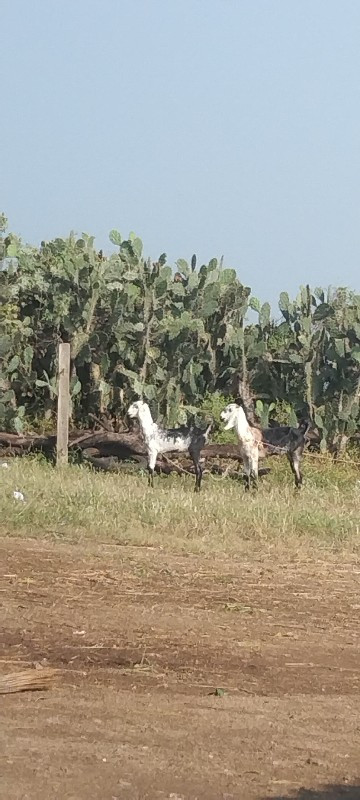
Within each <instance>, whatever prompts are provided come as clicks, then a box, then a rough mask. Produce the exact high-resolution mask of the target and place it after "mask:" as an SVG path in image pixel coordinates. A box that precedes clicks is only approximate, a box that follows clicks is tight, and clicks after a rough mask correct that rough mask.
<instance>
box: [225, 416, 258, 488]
mask: <svg viewBox="0 0 360 800" xmlns="http://www.w3.org/2000/svg"><path fill="white" fill-rule="evenodd" d="M220 419H221V420H222V421H223V422H225V423H226V424H225V427H224V430H225V431H229V430H231V428H234V430H235V433H236V435H237V437H238V440H239V446H240V447H239V449H240V455H241V458H242V460H243V464H244V469H245V474H246V484H245V488H246V489H247V490H249V489H250V484H251V480H252V481H253V485H254V487H255V488H257V479H258V473H259V448H260V444H261V433H260V431H258V429H257V428H252V427H251V426H250V425H249V423H248V421H247V419H246V415H245V411H244V409H243V408H242V406H238V405H237V404H236V403H230V404H229V405H228V406H226V408H224V411H222V412H221V414H220Z"/></svg>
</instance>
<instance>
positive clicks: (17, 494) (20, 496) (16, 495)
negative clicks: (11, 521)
mask: <svg viewBox="0 0 360 800" xmlns="http://www.w3.org/2000/svg"><path fill="white" fill-rule="evenodd" d="M13 498H14V499H15V500H25V497H24V495H23V493H22V492H18V491H17V490H16V491H15V492H13Z"/></svg>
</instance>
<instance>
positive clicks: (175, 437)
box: [127, 400, 212, 492]
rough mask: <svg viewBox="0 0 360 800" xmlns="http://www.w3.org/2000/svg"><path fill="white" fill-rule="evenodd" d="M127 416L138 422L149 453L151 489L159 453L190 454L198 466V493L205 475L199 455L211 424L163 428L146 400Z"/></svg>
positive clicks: (137, 402) (133, 408)
mask: <svg viewBox="0 0 360 800" xmlns="http://www.w3.org/2000/svg"><path fill="white" fill-rule="evenodd" d="M127 413H128V416H129V417H130V418H131V419H138V420H139V424H140V429H141V433H142V436H143V438H144V440H145V447H146V452H147V461H148V465H147V468H148V472H149V486H151V487H153V486H154V470H155V464H156V459H157V456H158V454H159V453H168V452H171V451H177V452H178V453H184V452H186V451H188V452H189V455H190V456H191V458H192V461H193V464H194V467H195V476H196V477H195V492H199V491H200V489H201V480H202V474H203V469H202V466H201V463H200V453H201V450H202V449H203V447H204V446H205V445H206V444H207V442H208V436H209V433H210V429H211V426H212V424H211V423H210V425H208V426H207V428H206V429H205V430H201V429H200V428H196V427H195V426H191V427H187V426H186V425H182V426H181V427H179V428H161V427H160V425H157V423H156V422H154V420H153V418H152V416H151V411H150V408H149V406H148V404H147V403H144V401H143V400H137V401H136V402H135V403H132V404H131V406H130V407H129V408H128V411H127Z"/></svg>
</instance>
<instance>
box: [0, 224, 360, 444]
mask: <svg viewBox="0 0 360 800" xmlns="http://www.w3.org/2000/svg"><path fill="white" fill-rule="evenodd" d="M6 228H7V221H6V218H5V216H4V215H0V263H1V265H2V267H1V270H0V428H3V429H4V428H7V429H10V430H11V429H12V430H16V431H18V432H21V431H22V429H23V426H24V424H26V425H27V424H28V420H29V419H35V418H36V419H39V418H40V417H41V418H43V419H45V420H46V421H47V423H48V422H49V421H51V418H52V415H53V414H54V411H55V406H56V391H57V388H56V378H55V376H56V366H57V364H56V359H57V347H58V343H59V342H60V341H63V342H70V344H71V360H72V361H71V396H72V413H73V421H74V423H76V424H78V425H82V424H87V423H88V422H89V419H90V417H89V415H91V414H95V415H96V416H99V415H101V414H107V415H116V416H118V415H119V414H120V415H121V414H122V413H123V412H124V409H125V407H126V406H127V404H128V402H129V401H130V400H131V399H132V398H134V397H135V396H143V397H145V398H146V399H147V400H148V402H149V403H150V405H151V408H152V411H153V413H154V414H155V415H156V416H158V417H160V418H163V419H165V420H166V421H167V422H168V423H169V424H173V425H175V424H178V423H181V422H184V421H185V420H186V419H187V418H188V417H189V415H195V416H196V415H197V414H199V415H200V416H202V417H205V416H207V415H208V416H210V417H214V419H215V420H217V421H219V413H220V411H221V408H222V407H223V405H224V404H225V403H226V402H227V401H228V399H229V396H230V397H231V395H232V392H233V387H234V382H235V379H236V376H237V375H240V376H241V380H242V381H243V385H246V386H248V388H249V390H250V391H251V393H252V395H253V396H254V397H255V398H257V406H256V409H257V413H258V416H259V418H260V420H261V422H262V424H263V425H267V424H269V421H270V419H271V418H275V419H277V420H278V421H279V422H284V423H290V424H295V422H296V414H297V415H300V414H301V415H302V414H304V413H306V414H307V415H309V416H310V417H311V418H312V420H313V422H314V423H315V424H316V425H317V427H318V429H319V431H320V434H321V438H322V445H321V446H322V449H328V448H330V449H339V448H340V447H343V446H344V443H346V441H347V439H348V438H349V437H350V436H352V435H353V434H354V432H355V431H356V430H358V428H359V399H360V397H359V396H360V367H359V364H360V296H359V295H356V294H354V293H351V292H349V291H348V290H346V289H344V288H339V289H336V290H329V291H328V292H324V291H323V290H322V289H319V288H315V289H314V290H311V289H310V287H309V286H305V287H301V288H300V290H299V293H298V295H297V297H296V298H295V299H294V300H291V299H290V298H289V296H288V294H287V293H286V292H282V293H281V295H280V301H279V308H280V311H281V315H282V316H281V319H280V321H278V322H277V323H275V322H274V321H273V320H272V317H271V309H270V305H269V304H268V303H266V302H265V303H261V302H260V300H258V298H256V297H252V296H251V290H250V288H249V287H247V286H244V285H243V284H242V283H241V281H240V280H239V279H238V277H237V275H236V272H235V270H233V269H229V268H224V266H223V262H222V259H221V260H220V261H218V260H217V259H212V260H211V261H210V262H209V263H208V264H202V265H200V266H198V265H197V259H196V256H192V258H191V260H190V262H188V261H186V260H185V259H179V260H178V261H177V262H176V268H175V270H173V269H172V267H171V266H170V265H168V264H167V259H166V254H165V253H162V254H161V255H160V256H159V259H158V260H157V261H155V262H151V261H150V260H149V259H146V258H145V257H144V255H143V244H142V241H141V239H140V238H139V237H138V236H137V235H136V234H135V233H133V232H132V233H130V234H129V236H128V238H127V239H123V238H122V236H121V235H120V233H119V232H118V231H117V230H112V231H111V233H110V240H111V242H112V244H113V245H114V246H115V251H114V252H113V254H112V255H110V256H106V257H105V256H104V255H103V253H102V252H101V251H100V252H97V251H96V248H95V245H94V237H92V236H89V235H88V234H85V233H83V234H82V236H81V237H79V238H78V237H76V236H75V235H74V234H73V233H71V234H70V236H69V237H68V238H67V239H60V238H57V239H54V240H53V241H51V242H42V244H41V246H40V248H35V247H28V246H24V245H23V244H22V242H21V240H20V239H19V238H18V237H16V236H15V235H14V234H11V233H7V232H6ZM249 309H251V310H252V320H254V319H255V322H254V321H252V322H251V323H250V322H248V321H247V314H248V311H249ZM215 435H217V436H218V438H220V440H223V441H229V436H228V435H225V438H223V439H221V437H224V434H221V435H219V434H215Z"/></svg>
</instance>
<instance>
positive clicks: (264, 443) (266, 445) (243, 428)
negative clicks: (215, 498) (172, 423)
mask: <svg viewBox="0 0 360 800" xmlns="http://www.w3.org/2000/svg"><path fill="white" fill-rule="evenodd" d="M220 417H221V419H222V420H223V422H225V423H226V425H225V430H230V429H231V428H234V429H235V431H236V434H237V437H238V439H239V444H240V454H241V456H242V458H243V461H244V468H245V473H246V478H247V483H246V488H247V489H249V488H250V480H251V478H252V480H253V483H254V485H255V486H256V485H257V476H258V460H259V457H262V458H263V457H264V456H266V455H270V456H271V455H279V454H286V456H287V458H288V461H289V463H290V468H291V471H292V473H293V475H294V478H295V487H296V488H297V489H299V488H300V486H301V484H302V481H303V476H302V473H301V469H300V464H301V456H302V454H303V452H304V447H305V441H306V434H307V432H308V429H309V427H310V422H309V421H308V420H305V419H303V420H301V421H300V423H299V427H298V428H291V427H290V426H287V425H286V426H285V425H280V426H279V427H276V428H263V429H261V428H256V427H254V426H252V425H250V424H249V422H248V420H247V417H246V414H245V411H244V409H243V408H242V406H239V405H237V404H236V403H230V405H228V406H227V407H226V408H225V409H224V411H222V412H221V414H220Z"/></svg>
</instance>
